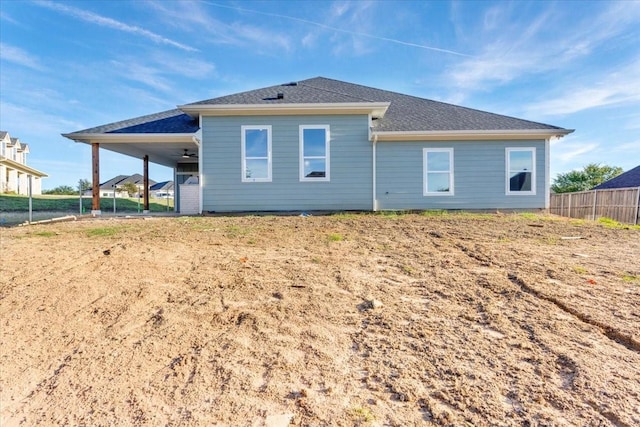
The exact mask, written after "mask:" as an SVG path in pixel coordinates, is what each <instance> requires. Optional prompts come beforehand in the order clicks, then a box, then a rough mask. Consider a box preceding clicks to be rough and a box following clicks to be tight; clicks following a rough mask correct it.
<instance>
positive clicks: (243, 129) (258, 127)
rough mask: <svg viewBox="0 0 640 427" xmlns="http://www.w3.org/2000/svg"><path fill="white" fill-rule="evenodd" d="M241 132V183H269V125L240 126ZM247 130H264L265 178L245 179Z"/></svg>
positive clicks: (270, 177) (270, 178)
mask: <svg viewBox="0 0 640 427" xmlns="http://www.w3.org/2000/svg"><path fill="white" fill-rule="evenodd" d="M240 129H241V130H240V132H241V137H240V139H241V143H240V148H241V156H240V157H241V165H240V174H241V178H242V182H271V180H272V176H271V158H272V156H271V125H243V126H240ZM247 130H266V131H267V177H266V178H247V176H246V170H247V157H246V154H247V153H246V136H245V134H246V131H247ZM249 159H264V157H250V158H249Z"/></svg>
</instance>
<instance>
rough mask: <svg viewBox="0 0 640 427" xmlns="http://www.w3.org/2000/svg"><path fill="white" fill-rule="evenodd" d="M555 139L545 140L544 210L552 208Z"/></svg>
mask: <svg viewBox="0 0 640 427" xmlns="http://www.w3.org/2000/svg"><path fill="white" fill-rule="evenodd" d="M553 138H555V137H550V138H546V139H545V140H544V208H545V210H547V211H548V210H549V208H550V207H551V140H552V139H553Z"/></svg>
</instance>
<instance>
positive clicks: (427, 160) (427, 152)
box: [422, 148, 453, 196]
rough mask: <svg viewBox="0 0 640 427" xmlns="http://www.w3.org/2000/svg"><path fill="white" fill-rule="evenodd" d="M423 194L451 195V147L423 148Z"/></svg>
mask: <svg viewBox="0 0 640 427" xmlns="http://www.w3.org/2000/svg"><path fill="white" fill-rule="evenodd" d="M422 152H423V170H424V179H423V181H424V195H425V196H453V148H424V149H423V150H422Z"/></svg>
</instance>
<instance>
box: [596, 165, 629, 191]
mask: <svg viewBox="0 0 640 427" xmlns="http://www.w3.org/2000/svg"><path fill="white" fill-rule="evenodd" d="M629 187H640V166H636V167H635V168H633V169H631V170H628V171H626V172H625V173H623V174H620V175H618V176H616V177H615V178H611V179H610V180H609V181H605V182H603V183H602V184H600V185H598V186H596V187H593V189H594V190H605V189H607V188H629Z"/></svg>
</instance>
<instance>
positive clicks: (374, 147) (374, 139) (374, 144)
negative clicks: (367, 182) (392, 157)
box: [372, 134, 378, 212]
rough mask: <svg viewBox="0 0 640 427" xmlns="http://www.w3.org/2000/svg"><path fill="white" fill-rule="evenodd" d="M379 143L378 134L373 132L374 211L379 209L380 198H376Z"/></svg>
mask: <svg viewBox="0 0 640 427" xmlns="http://www.w3.org/2000/svg"><path fill="white" fill-rule="evenodd" d="M377 143H378V134H373V185H372V187H373V203H372V204H373V211H374V212H377V211H378V200H377V199H376V193H377V189H376V181H377V176H376V147H377Z"/></svg>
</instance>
